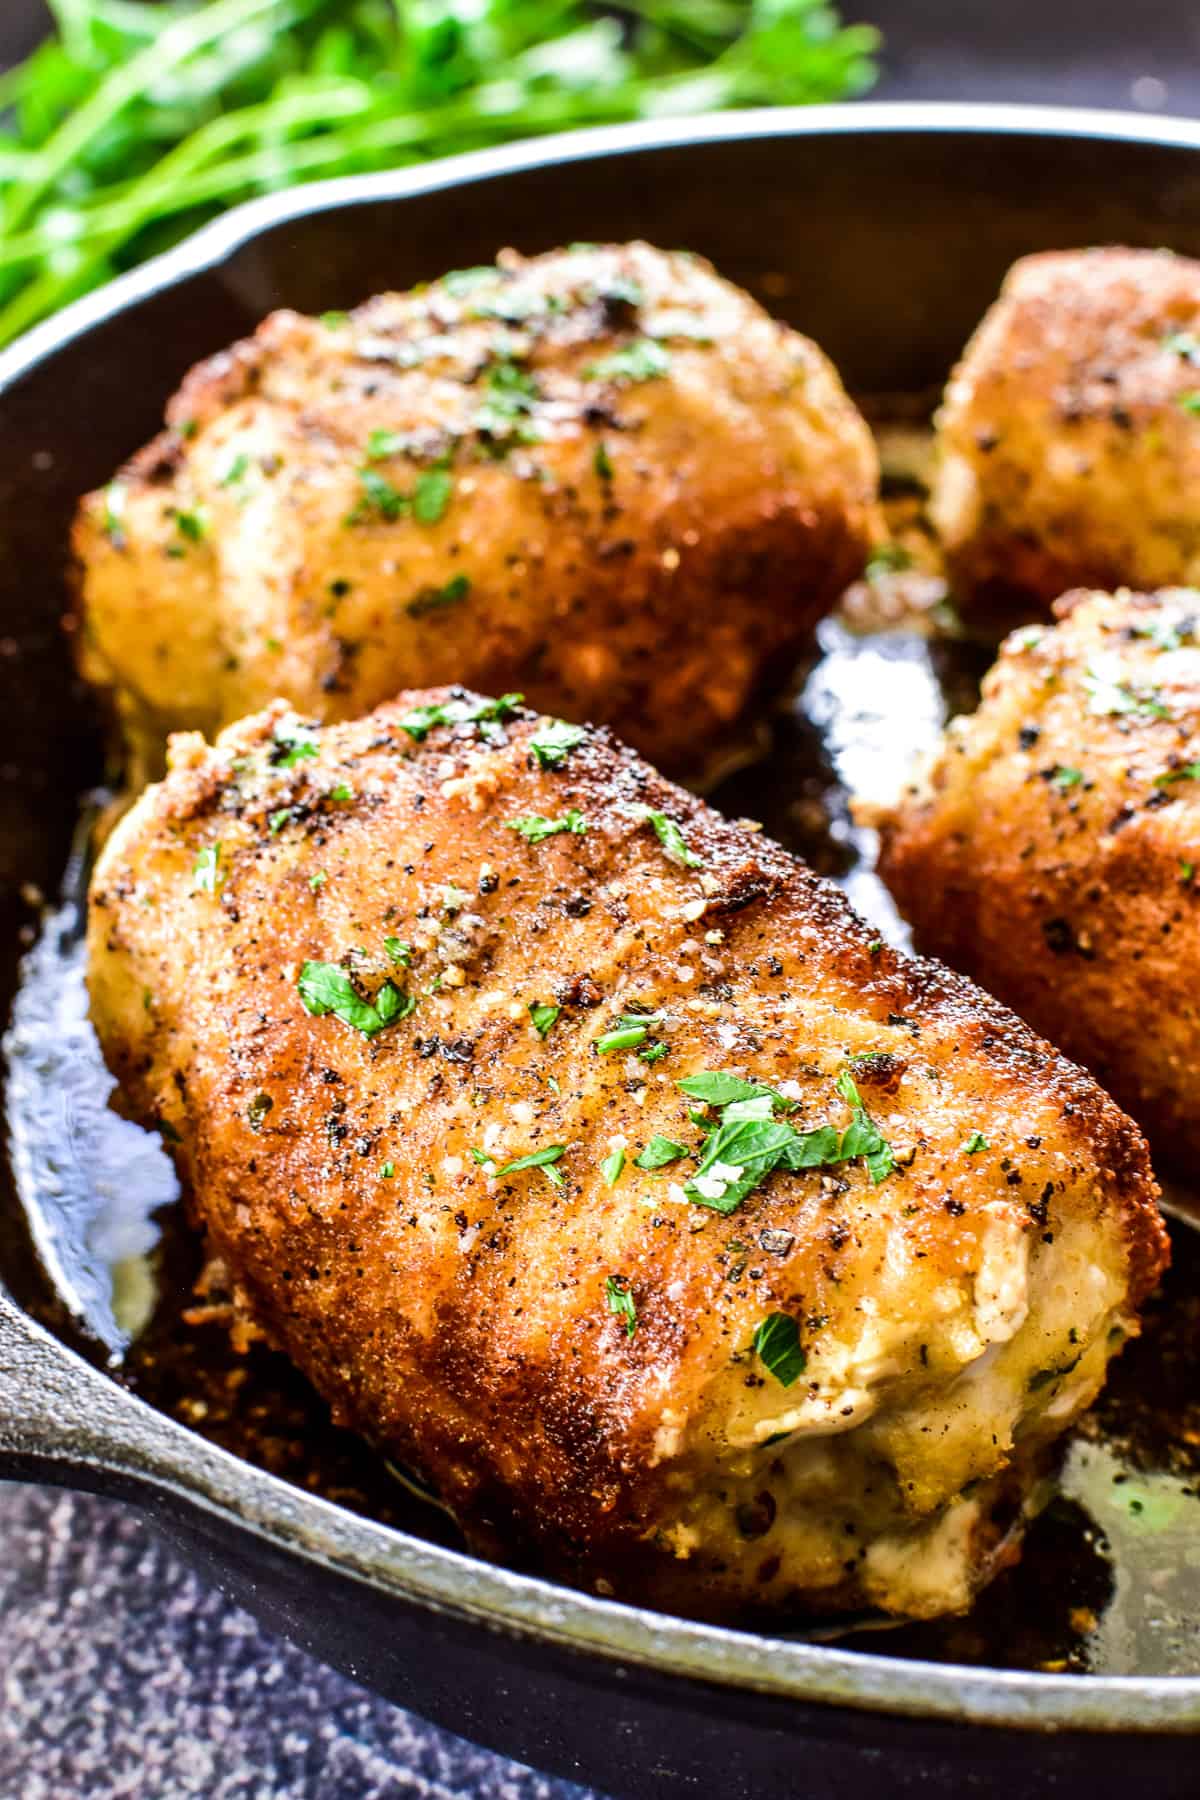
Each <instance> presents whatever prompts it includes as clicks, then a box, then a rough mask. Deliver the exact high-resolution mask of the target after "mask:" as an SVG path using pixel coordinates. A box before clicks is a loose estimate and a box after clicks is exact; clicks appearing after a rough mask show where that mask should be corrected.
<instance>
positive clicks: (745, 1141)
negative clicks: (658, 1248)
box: [678, 1069, 895, 1213]
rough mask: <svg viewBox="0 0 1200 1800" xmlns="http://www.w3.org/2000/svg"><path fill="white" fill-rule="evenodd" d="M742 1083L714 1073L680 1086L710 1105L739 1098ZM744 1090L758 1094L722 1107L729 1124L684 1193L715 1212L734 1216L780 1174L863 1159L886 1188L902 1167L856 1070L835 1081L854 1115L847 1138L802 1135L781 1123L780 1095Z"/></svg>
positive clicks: (709, 1144) (711, 1136)
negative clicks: (710, 1097) (716, 1098)
mask: <svg viewBox="0 0 1200 1800" xmlns="http://www.w3.org/2000/svg"><path fill="white" fill-rule="evenodd" d="M736 1081H737V1077H736V1076H731V1075H720V1074H716V1075H714V1074H709V1073H706V1074H705V1075H702V1076H698V1077H697V1076H691V1077H688V1080H687V1084H686V1085H685V1083H684V1082H680V1083H679V1084H678V1085H679V1086H680V1087H684V1088H685V1091H687V1092H691V1093H692V1094H693V1097H695V1098H700V1099H703V1098H704V1097H705V1092H706V1091H707V1092H708V1093H714V1092H715V1093H728V1092H732V1091H733V1090H732V1084H733V1083H734V1082H736ZM701 1084H703V1087H702V1086H701ZM723 1084H730V1085H723ZM739 1085H740V1086H741V1087H742V1088H747V1087H751V1088H754V1091H752V1092H751V1093H748V1094H742V1095H740V1096H739V1097H737V1098H733V1099H730V1100H725V1101H720V1102H715V1104H719V1105H720V1106H721V1107H722V1112H721V1118H720V1120H719V1122H718V1123H717V1124H716V1125H714V1126H713V1127H712V1128H711V1130H710V1131H709V1133H708V1136H707V1138H706V1139H705V1143H704V1148H703V1150H702V1152H701V1155H700V1161H699V1164H698V1166H697V1169H696V1173H695V1174H694V1175H693V1176H692V1178H691V1180H690V1181H688V1182H686V1183H685V1185H684V1190H683V1191H684V1193H685V1194H686V1195H687V1197H688V1199H689V1200H691V1201H692V1202H693V1203H694V1204H695V1205H697V1206H708V1207H711V1208H712V1210H713V1211H714V1212H719V1213H731V1212H734V1211H735V1210H736V1208H737V1207H739V1206H740V1205H741V1203H742V1201H743V1200H744V1199H745V1198H746V1196H747V1194H749V1193H751V1192H753V1190H754V1189H755V1188H756V1187H758V1186H759V1184H760V1183H761V1182H763V1181H765V1180H766V1178H767V1176H768V1175H770V1174H771V1173H772V1172H773V1171H774V1170H775V1169H788V1170H791V1171H793V1172H795V1171H798V1170H800V1169H817V1168H828V1167H831V1166H832V1165H834V1164H836V1163H842V1162H852V1161H854V1160H856V1159H857V1158H859V1157H861V1158H862V1160H863V1162H864V1164H865V1166H866V1170H867V1174H868V1175H869V1176H870V1178H871V1182H872V1184H873V1185H874V1186H878V1185H879V1183H880V1182H881V1181H884V1180H886V1178H887V1176H888V1175H890V1174H891V1172H892V1170H893V1168H894V1167H895V1158H894V1156H893V1154H892V1148H891V1145H890V1144H889V1143H888V1142H887V1140H886V1139H885V1138H884V1137H883V1136H882V1135H881V1134H880V1131H879V1129H878V1127H877V1126H876V1124H875V1123H874V1121H873V1120H872V1119H871V1117H870V1116H869V1114H868V1113H867V1111H866V1108H865V1107H864V1106H863V1103H862V1097H861V1095H860V1094H859V1091H858V1089H857V1087H856V1086H855V1084H854V1080H853V1077H852V1076H851V1075H850V1072H849V1071H848V1070H846V1069H843V1070H842V1072H841V1073H840V1074H839V1075H838V1077H837V1079H836V1081H835V1082H834V1087H835V1088H836V1089H837V1092H838V1094H839V1096H840V1097H841V1098H842V1099H843V1100H844V1101H845V1102H846V1104H847V1105H848V1106H849V1107H850V1109H851V1117H850V1123H849V1125H847V1126H846V1128H845V1130H844V1131H841V1132H839V1131H838V1129H837V1128H836V1126H833V1125H818V1126H817V1127H816V1129H815V1130H813V1131H806V1132H799V1131H796V1130H795V1129H794V1128H793V1127H792V1126H791V1125H789V1124H787V1122H786V1121H785V1120H783V1119H777V1118H776V1117H775V1112H776V1110H777V1109H778V1108H781V1107H785V1106H786V1104H787V1103H786V1102H785V1101H783V1100H781V1099H780V1097H779V1095H778V1094H777V1093H775V1092H774V1090H773V1089H771V1088H767V1087H762V1086H755V1084H752V1083H741V1084H739ZM697 1089H700V1091H699V1092H697ZM710 1104H714V1102H710Z"/></svg>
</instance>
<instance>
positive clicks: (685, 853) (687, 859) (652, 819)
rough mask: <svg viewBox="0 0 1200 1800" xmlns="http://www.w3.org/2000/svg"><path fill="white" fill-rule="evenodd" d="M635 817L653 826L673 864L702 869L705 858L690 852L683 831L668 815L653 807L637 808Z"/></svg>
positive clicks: (685, 867) (635, 808)
mask: <svg viewBox="0 0 1200 1800" xmlns="http://www.w3.org/2000/svg"><path fill="white" fill-rule="evenodd" d="M633 810H634V815H635V817H637V818H639V819H644V820H645V821H646V823H647V824H648V825H653V827H654V830H655V833H656V834H657V837H658V841H659V843H660V844H661V845H662V847H663V849H664V850H665V851H666V853H667V855H668V857H669V858H670V860H671V861H672V862H673V863H678V864H679V865H680V867H681V868H684V869H702V868H703V867H704V858H703V857H702V856H697V855H696V853H695V851H694V850H689V849H688V847H687V842H686V840H685V838H684V835H683V833H682V831H680V829H679V827H678V825H677V824H676V823H675V821H674V819H668V817H667V815H666V813H662V812H656V811H655V810H654V808H653V807H652V806H635V807H634V809H633Z"/></svg>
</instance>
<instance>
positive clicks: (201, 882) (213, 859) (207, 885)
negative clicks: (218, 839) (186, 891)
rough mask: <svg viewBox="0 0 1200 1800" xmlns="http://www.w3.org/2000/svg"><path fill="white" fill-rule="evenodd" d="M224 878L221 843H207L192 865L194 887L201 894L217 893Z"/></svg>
mask: <svg viewBox="0 0 1200 1800" xmlns="http://www.w3.org/2000/svg"><path fill="white" fill-rule="evenodd" d="M224 879H225V871H224V869H222V867H221V846H220V844H206V845H205V846H204V848H203V850H201V851H200V852H199V853H198V854H197V857H196V860H195V862H194V863H193V865H192V887H193V888H194V890H195V891H196V892H197V893H200V894H215V893H216V891H217V889H218V888H219V887H220V885H221V883H222V882H223V881H224Z"/></svg>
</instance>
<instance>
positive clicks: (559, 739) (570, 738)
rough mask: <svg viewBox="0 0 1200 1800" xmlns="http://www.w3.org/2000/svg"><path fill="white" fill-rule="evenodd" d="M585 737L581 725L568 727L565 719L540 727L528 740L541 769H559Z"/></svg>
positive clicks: (555, 720)
mask: <svg viewBox="0 0 1200 1800" xmlns="http://www.w3.org/2000/svg"><path fill="white" fill-rule="evenodd" d="M586 736H587V733H586V731H585V730H584V729H583V726H582V725H568V724H567V722H566V720H565V719H554V720H553V721H552V722H551V723H550V724H549V725H542V726H540V727H539V729H538V730H537V731H535V732H534V734H533V736H532V737H531V738H530V740H529V748H530V749H531V750H532V752H533V754H534V756H535V758H536V759H537V762H538V765H539V767H540V768H543V769H561V768H562V766H563V764H564V762H566V760H567V756H568V754H569V753H570V752H571V751H572V750H574V749H575V748H576V747H577V746H578V745H579V744H582V742H583V740H584V738H585V737H586Z"/></svg>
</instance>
